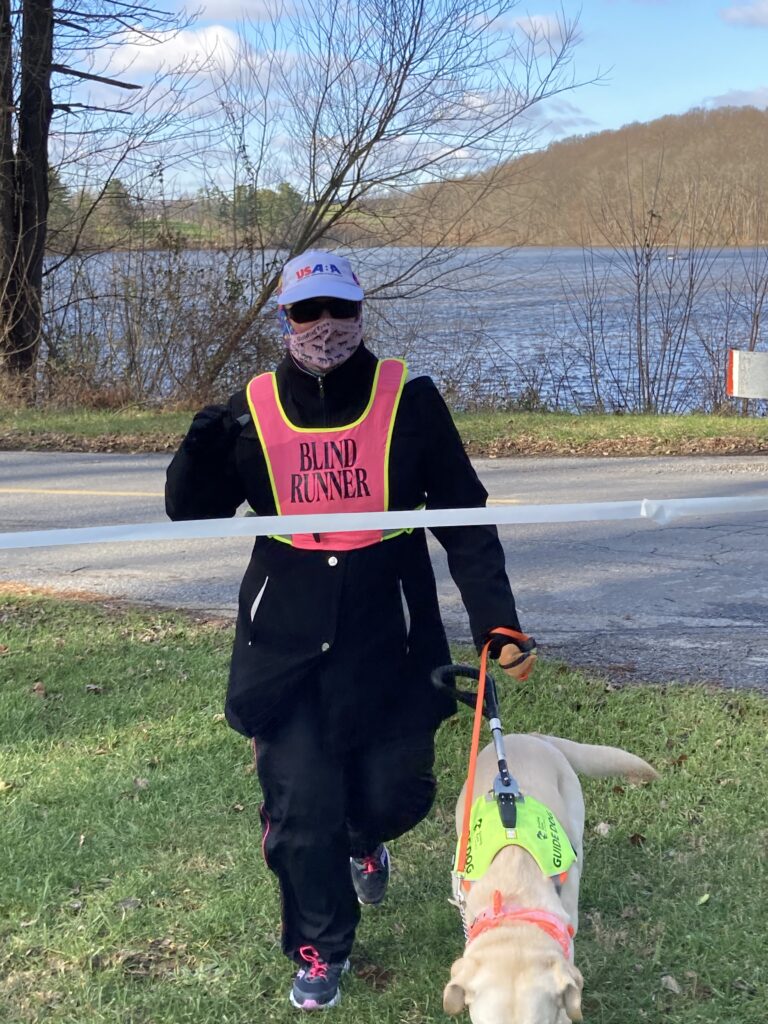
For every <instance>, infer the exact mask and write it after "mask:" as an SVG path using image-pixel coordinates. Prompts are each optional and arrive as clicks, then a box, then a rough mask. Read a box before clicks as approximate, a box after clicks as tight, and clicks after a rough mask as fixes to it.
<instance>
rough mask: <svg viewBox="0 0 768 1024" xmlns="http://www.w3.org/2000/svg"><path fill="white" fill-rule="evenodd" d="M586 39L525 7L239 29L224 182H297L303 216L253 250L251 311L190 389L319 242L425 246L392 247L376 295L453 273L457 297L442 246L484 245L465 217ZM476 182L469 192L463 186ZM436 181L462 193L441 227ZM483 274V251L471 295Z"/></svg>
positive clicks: (475, 7)
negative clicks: (281, 239)
mask: <svg viewBox="0 0 768 1024" xmlns="http://www.w3.org/2000/svg"><path fill="white" fill-rule="evenodd" d="M576 35H577V32H576V24H575V22H573V21H569V20H567V19H566V18H565V17H564V16H561V17H560V18H559V20H558V22H557V25H556V27H555V28H554V30H552V29H550V31H549V32H548V33H545V32H544V30H543V29H542V27H541V23H540V22H538V21H536V20H535V19H526V18H525V17H524V16H523V14H522V12H521V11H519V4H518V2H517V0H361V2H359V3H358V2H352V0H317V3H314V4H313V5H312V9H311V16H308V15H307V13H306V11H305V10H303V8H302V7H300V6H298V7H288V6H285V7H282V6H281V7H275V8H273V9H272V14H271V16H270V17H269V18H267V19H266V20H265V21H263V22H260V23H258V24H254V25H252V26H251V27H250V30H249V32H248V33H247V34H246V33H243V34H241V36H240V40H239V44H238V50H237V53H236V55H235V59H234V60H233V61H231V62H230V70H229V71H227V72H224V71H222V73H221V74H220V75H219V78H218V86H217V92H218V100H219V112H220V115H221V122H222V125H223V131H224V134H225V135H226V139H227V143H226V146H227V147H228V148H227V150H226V151H225V152H223V153H222V161H221V163H220V164H217V165H216V166H217V174H218V177H217V181H216V184H217V185H218V186H219V187H220V188H221V189H223V190H224V191H226V190H227V188H229V189H234V188H235V187H237V184H238V183H239V182H240V181H242V180H246V181H247V182H248V183H249V184H250V185H251V186H253V187H269V188H274V187H276V186H277V185H278V184H279V183H280V182H289V183H290V184H291V185H292V186H294V187H295V188H297V189H298V190H299V191H300V192H301V193H302V195H303V197H304V206H303V211H302V212H301V214H300V215H299V216H297V217H296V218H295V220H294V223H293V225H292V230H291V231H290V236H289V237H288V238H287V239H286V245H285V247H284V249H283V250H281V251H277V252H276V251H274V250H272V251H269V250H264V248H263V247H258V246H257V250H258V251H257V254H256V255H257V258H258V259H259V260H260V261H261V265H260V269H259V278H258V282H257V287H256V288H255V290H254V293H253V296H252V301H251V303H250V306H249V308H248V311H247V313H246V314H245V315H244V316H243V317H242V318H241V319H240V320H239V321H238V322H237V323H236V324H235V325H234V327H233V328H231V329H229V330H228V331H227V332H225V333H223V334H221V335H220V336H218V337H212V338H211V339H210V343H209V346H208V350H207V353H206V356H205V360H204V362H203V364H201V365H200V367H199V373H200V377H199V379H198V380H196V381H194V382H193V381H190V382H189V383H190V387H196V388H198V389H199V390H202V391H205V390H207V389H210V388H212V387H213V386H214V385H215V383H216V381H217V380H218V379H219V378H220V376H221V375H222V373H223V372H224V370H225V367H226V366H227V364H228V362H229V361H230V360H231V359H232V358H233V357H234V356H235V355H236V353H237V352H238V348H239V347H240V345H241V343H242V341H243V339H244V338H246V337H247V336H248V335H249V333H250V332H252V330H253V328H254V325H255V324H257V323H258V321H259V320H260V318H261V317H262V314H263V311H264V309H265V306H266V304H267V303H268V301H269V299H270V298H271V296H272V295H273V293H274V291H275V288H276V285H277V280H278V272H279V266H280V264H281V262H282V260H283V259H284V258H286V257H288V256H290V255H292V254H294V253H297V252H300V251H302V250H306V249H308V248H310V247H312V246H314V245H316V244H318V243H320V242H321V241H323V243H324V244H330V245H333V244H334V243H339V242H344V241H347V242H348V241H349V240H350V238H355V237H357V238H358V239H361V240H363V241H364V240H365V239H366V238H375V239H376V240H377V242H379V243H384V244H388V245H390V246H395V245H398V244H400V245H402V244H403V243H404V242H407V243H408V244H409V245H410V246H412V247H414V248H412V249H411V251H410V252H408V253H404V251H403V250H402V249H401V250H399V262H398V256H397V255H396V254H395V252H394V251H393V252H392V258H391V259H390V260H388V261H386V265H382V261H381V260H380V259H378V260H376V261H375V265H372V266H371V268H370V273H369V274H368V277H367V279H366V283H367V284H369V288H368V293H369V294H370V295H372V296H387V297H391V296H393V295H419V294H423V293H424V292H425V290H427V289H428V288H430V287H434V285H435V282H436V280H440V279H441V275H442V279H443V280H444V282H445V283H446V284H448V283H449V280H450V282H451V283H452V284H453V286H454V287H456V286H457V284H456V282H457V281H458V279H459V277H461V275H457V274H456V272H455V268H454V271H452V276H451V277H450V279H449V277H448V274H447V272H446V271H445V264H446V260H445V255H446V253H445V246H446V245H449V246H452V247H457V246H459V245H466V244H467V243H468V242H471V241H472V240H473V239H472V238H471V237H469V236H468V234H467V233H462V230H461V227H462V214H463V212H464V211H466V209H467V208H468V206H469V205H471V204H472V203H473V202H476V200H477V197H478V196H481V195H483V194H485V193H487V192H488V191H489V190H492V189H493V188H496V187H499V183H498V181H497V179H496V177H495V175H494V168H496V167H497V166H498V164H499V163H500V162H502V161H504V160H507V159H509V158H510V157H511V156H513V155H515V154H516V153H517V152H519V151H520V150H521V148H524V147H525V146H526V144H530V139H531V136H532V133H533V121H532V119H531V116H530V112H531V109H532V108H533V107H535V106H536V105H537V104H541V103H543V101H545V100H546V99H548V98H550V97H553V96H555V95H557V94H558V93H560V92H562V91H564V90H566V89H571V88H573V87H574V85H575V80H574V77H573V74H572V69H571V59H572V53H573V49H574V46H575V43H576ZM226 155H228V157H229V161H228V163H229V168H230V178H229V180H228V181H227V180H224V174H223V173H222V169H221V168H222V167H223V166H225V160H224V159H223V158H224V157H225V156H226ZM480 172H482V173H480ZM470 173H474V174H476V175H477V178H476V181H475V182H474V183H473V184H471V185H470V184H467V185H463V186H462V185H459V184H455V183H458V182H459V179H460V178H461V177H463V176H466V175H468V174H470ZM434 183H441V184H443V185H445V184H446V183H454V184H455V188H456V192H455V194H456V195H457V196H458V197H459V201H458V202H456V203H455V204H453V206H452V208H451V210H450V211H449V212H448V213H447V214H446V215H444V216H443V220H442V222H441V223H436V222H435V220H434V219H431V218H430V212H431V210H433V209H434V207H432V205H431V204H432V203H433V199H434V191H433V190H431V189H430V185H431V184H434ZM393 196H396V197H397V199H398V203H397V210H398V212H397V215H396V216H395V215H394V214H393V209H394V204H393V203H392V201H391V200H392V197H393ZM403 196H407V197H408V198H407V202H406V203H405V204H404V203H403V202H402V198H403ZM257 242H258V237H257ZM420 243H422V244H420ZM486 258H489V257H486ZM482 272H483V268H482V257H481V258H479V259H478V260H477V261H474V270H473V271H472V272H470V271H466V270H465V272H464V274H463V285H464V287H465V288H469V287H471V285H472V283H473V282H472V281H471V280H470V276H471V274H472V273H473V274H474V281H475V283H476V281H477V280H478V279H479V278H480V276H481V275H482Z"/></svg>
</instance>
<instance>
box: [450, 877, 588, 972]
mask: <svg viewBox="0 0 768 1024" xmlns="http://www.w3.org/2000/svg"><path fill="white" fill-rule="evenodd" d="M505 924H533V925H536V927H537V928H540V929H541V930H542V931H543V932H546V934H547V935H549V937H550V938H552V939H554V940H555V942H557V943H558V944H559V946H560V948H561V949H562V951H563V956H564V957H565V958H566V960H573V935H574V929H573V925H571V924H566V923H565V921H563V920H562V919H561V918H559V917H558V916H557V915H556V914H550V912H549V911H548V910H538V909H536V908H533V907H518V906H515V905H514V904H502V902H501V893H500V892H499V891H498V889H497V890H496V891H495V892H494V894H493V908H492V909H489V910H484V911H483V912H482V913H481V914H478V916H477V917H476V918H475V920H474V921H473V922H472V924H471V925H470V927H469V930H468V933H467V944H469V943H470V942H471V941H472V940H473V939H476V938H477V937H478V935H482V934H483V932H488V931H490V930H491V929H492V928H499V927H501V926H502V925H505Z"/></svg>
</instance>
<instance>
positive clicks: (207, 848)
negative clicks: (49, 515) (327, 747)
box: [0, 592, 768, 1024]
mask: <svg viewBox="0 0 768 1024" xmlns="http://www.w3.org/2000/svg"><path fill="white" fill-rule="evenodd" d="M230 642H231V630H230V628H229V626H228V625H221V624H214V623H207V624H206V623H200V622H195V621H193V620H192V619H190V618H187V617H183V616H181V615H178V614H152V613H148V612H146V611H144V612H138V611H133V610H130V609H121V608H118V607H114V606H110V605H109V604H103V605H93V604H88V603H85V602H77V601H63V600H54V599H52V598H48V597H40V596H34V595H27V596H17V595H15V594H14V593H13V592H11V593H6V594H5V596H0V678H1V679H2V685H0V780H2V781H1V782H0V807H1V809H2V815H3V841H2V843H1V844H0V878H2V879H3V880H4V882H3V886H2V888H1V889H0V1020H3V1021H9V1022H13V1024H27V1022H38V1021H45V1022H48V1021H50V1022H61V1024H64V1022H66V1024H106V1022H110V1024H111V1022H114V1024H117V1022H118V1021H120V1022H128V1024H186V1022H189V1024H192V1022H194V1024H252V1022H262V1021H270V1022H289V1021H295V1020H296V1019H297V1015H296V1012H295V1011H293V1010H292V1009H291V1008H290V1007H289V1006H288V1004H287V1000H286V993H287V988H288V985H289V983H290V976H291V968H290V965H289V964H288V962H287V961H286V960H285V958H284V957H283V956H282V955H281V954H280V952H279V942H278V929H279V915H278V899H277V893H276V889H275V885H274V883H273V879H272V877H271V876H270V875H269V873H268V872H267V870H266V868H265V867H264V864H263V862H262V859H261V853H260V837H259V830H258V818H257V807H258V803H259V793H258V786H257V783H256V780H255V778H254V776H253V773H252V766H251V760H250V755H249V749H248V746H247V744H246V743H245V742H244V741H243V740H242V739H240V738H239V737H238V736H236V734H234V733H232V732H231V731H230V730H229V729H228V728H227V726H226V725H225V723H224V722H223V721H222V720H221V714H220V709H221V698H222V689H223V685H224V679H225V674H226V666H227V660H228V653H229V646H230ZM456 656H457V657H458V658H461V659H462V660H464V659H466V658H467V657H468V656H469V654H468V652H466V651H459V652H456ZM503 694H504V696H503V718H504V721H505V724H506V726H507V728H508V729H510V731H511V730H513V729H514V730H519V731H526V730H532V729H536V730H541V731H545V732H548V731H549V732H556V733H559V734H561V735H565V736H570V737H572V738H575V739H580V740H586V741H593V742H602V743H612V744H617V745H622V746H625V747H627V748H629V749H632V750H634V751H636V752H638V753H640V754H642V755H643V756H645V757H647V758H648V759H649V760H650V761H652V762H653V763H654V764H655V765H656V767H657V768H658V769H659V770H660V772H661V774H662V778H661V780H660V781H659V782H658V783H655V784H653V785H652V786H647V787H632V786H628V785H618V784H614V783H612V782H610V781H599V782H598V781H590V780H586V781H585V783H584V786H585V792H586V799H587V807H588V824H587V843H586V858H585V861H586V874H585V879H584V884H583V887H582V901H581V906H582V929H581V931H580V933H579V936H578V938H577V946H576V948H577V954H576V959H577V964H578V965H579V966H580V968H581V969H582V971H583V972H584V975H585V978H586V988H585V998H584V1010H585V1019H586V1021H588V1022H592V1024H626V1022H627V1021H632V1022H636V1021H649V1022H656V1021H658V1022H661V1021H664V1022H666V1024H697V1022H705V1021H706V1022H712V1024H715V1022H717V1024H737V1022H738V1024H758V1022H762V1021H764V1020H765V1006H766V995H767V994H768V993H767V992H766V966H765V956H764V953H762V952H761V951H760V949H761V946H762V940H760V938H759V936H760V934H763V932H764V922H765V920H766V916H767V911H768V907H767V906H766V903H767V901H768V896H767V895H766V893H767V892H768V887H767V886H766V877H765V868H764V861H762V860H761V855H762V854H763V853H764V848H765V841H766V837H767V833H766V820H767V817H766V811H768V798H767V797H766V790H765V784H764V764H765V752H766V749H765V748H766V725H768V716H767V715H766V703H765V700H764V698H761V697H759V696H756V695H754V694H752V695H749V694H737V693H734V692H730V691H728V692H725V691H723V692H716V691H708V690H704V689H697V688H691V687H668V688H661V687H655V686H648V687H637V688H627V689H621V690H618V691H616V690H613V689H612V688H610V687H608V686H606V684H604V683H603V682H601V681H599V680H594V679H589V678H586V677H584V676H582V675H578V674H574V673H571V672H570V671H569V670H568V669H567V668H565V667H564V666H561V665H558V664H551V663H550V664H547V663H544V664H543V665H541V666H540V670H539V671H537V676H536V678H535V680H534V681H532V682H531V683H529V684H527V685H526V686H525V687H523V688H520V689H517V690H513V689H512V688H511V687H505V688H504V691H503ZM469 731H470V723H469V717H468V715H467V714H461V715H459V716H457V717H456V718H454V719H452V720H451V721H450V722H449V723H447V724H446V725H444V726H443V728H442V730H441V732H440V734H439V745H438V762H439V763H438V777H439V779H440V794H439V798H438V803H437V805H436V807H435V809H434V810H433V812H432V814H431V815H430V816H429V818H428V819H427V820H426V821H425V822H423V823H422V824H421V825H420V826H419V827H417V828H416V829H415V830H414V831H413V832H412V833H410V835H408V836H407V837H404V838H403V839H400V840H398V841H397V842H395V843H394V844H393V855H394V862H395V870H394V876H393V884H392V890H391V894H390V899H389V900H388V902H387V904H386V905H385V907H383V908H382V909H381V910H378V911H372V912H370V913H366V914H365V915H364V918H363V921H362V924H361V927H360V930H359V933H358V946H357V949H356V954H355V962H354V973H353V975H352V977H351V978H349V979H348V981H347V982H346V984H345V994H344V1000H343V1002H342V1005H341V1006H340V1007H339V1008H338V1010H336V1011H334V1012H333V1020H334V1022H338V1024H368V1022H370V1024H374V1022H375V1024H431V1022H438V1021H445V1020H446V1018H445V1017H444V1015H443V1012H442V1008H441V992H442V987H443V985H444V984H445V982H446V980H447V977H448V971H449V966H450V964H451V962H452V960H453V959H454V958H455V957H456V956H458V955H459V953H460V950H461V945H462V943H461V937H460V929H459V923H458V919H457V916H456V914H455V911H454V909H453V908H452V907H451V906H449V904H448V902H447V896H448V894H449V870H450V859H451V852H452V848H453V844H454V838H453V832H452V805H453V801H454V800H455V797H456V794H457V792H458V789H459V786H460V783H461V780H462V775H463V771H464V762H465V757H466V751H467V746H468V742H469ZM598 824H604V825H607V826H609V828H608V830H607V834H606V835H601V834H599V832H596V831H595V829H596V826H597V825H598ZM600 831H602V832H605V831H606V830H605V828H602V829H601V830H600ZM669 979H673V980H669ZM673 990H675V991H673Z"/></svg>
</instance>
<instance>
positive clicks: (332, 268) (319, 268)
mask: <svg viewBox="0 0 768 1024" xmlns="http://www.w3.org/2000/svg"><path fill="white" fill-rule="evenodd" d="M310 274H338V275H339V277H341V276H342V273H341V271H340V270H339V268H338V267H337V266H336V264H335V263H316V264H315V265H314V267H301V268H300V269H299V270H297V271H296V277H297V278H298V279H299V281H301V279H302V278H303V277H309V275H310ZM352 277H354V279H355V281H357V275H356V274H355V273H354V271H353V273H352Z"/></svg>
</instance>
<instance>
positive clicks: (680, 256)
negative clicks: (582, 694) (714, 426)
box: [49, 248, 768, 411]
mask: <svg viewBox="0 0 768 1024" xmlns="http://www.w3.org/2000/svg"><path fill="white" fill-rule="evenodd" d="M264 257H265V258H266V259H267V260H269V259H270V258H273V257H274V254H272V253H267V254H264ZM261 258H262V257H261V254H259V256H258V260H260V259H261ZM353 260H354V263H355V266H356V268H357V269H358V273H359V276H360V278H361V280H362V283H363V285H364V287H365V288H366V295H367V299H368V301H367V303H366V314H365V315H366V337H367V339H368V340H369V342H370V343H371V345H372V347H373V348H374V349H375V351H377V352H378V353H379V354H381V355H399V356H405V357H406V358H407V359H408V361H409V365H410V366H411V368H412V369H413V370H414V371H415V372H426V373H430V374H431V375H432V376H434V377H435V378H436V380H437V381H438V383H439V384H440V385H441V387H443V388H444V389H446V390H448V391H449V392H451V394H452V397H453V398H454V400H456V401H458V402H462V401H463V402H465V403H466V404H471V403H473V402H475V401H482V400H488V399H492V400H494V401H495V402H497V403H502V404H508V405H512V404H515V403H518V404H521V405H528V406H531V407H535V406H536V405H537V404H546V405H548V406H549V407H555V408H593V407H603V408H614V409H627V410H631V409H637V408H641V407H643V405H644V404H645V405H647V404H648V403H649V402H652V403H653V404H655V405H656V406H657V407H658V408H659V409H660V410H663V411H685V410H687V409H694V408H703V409H706V408H708V407H713V406H714V405H716V404H718V402H721V401H722V400H723V399H724V382H725V359H726V355H727V350H728V348H729V347H735V348H746V347H747V346H748V343H749V338H750V332H751V330H753V328H754V321H755V313H756V311H757V310H758V309H759V303H760V299H759V296H760V288H761V287H765V284H766V281H768V254H766V252H765V251H759V250H727V251H720V252H713V251H701V250H699V251H695V252H687V251H678V252H674V251H671V250H658V251H655V252H653V253H646V254H639V255H638V256H637V258H635V256H633V254H631V253H628V252H614V251H611V250H597V251H585V250H582V249H562V248H561V249H542V248H528V249H518V250H513V251H506V250H499V249H483V248H479V249H464V250H458V251H453V252H450V253H449V252H446V251H436V252H432V253H429V254H426V255H425V254H424V253H422V252H420V251H419V250H415V249H387V250H382V249H379V250H358V251H357V252H355V253H354V254H353ZM260 269H261V264H260V263H258V262H257V263H256V264H254V262H253V260H250V261H249V259H247V258H246V257H245V256H244V255H240V256H237V257H229V258H228V257H227V255H226V254H222V253H212V252H186V253H182V254H180V255H176V256H173V255H170V254H168V253H132V254H126V253H115V254H102V255H99V256H98V257H95V258H91V259H90V260H88V261H86V262H85V263H83V264H82V265H81V267H80V269H79V272H78V276H77V277H76V278H75V275H74V273H73V270H74V265H73V264H69V265H67V267H65V268H62V270H60V271H58V272H57V274H56V275H55V277H54V280H53V282H51V281H50V279H49V285H50V284H51V283H52V284H53V288H52V289H51V290H50V291H49V308H50V309H51V311H52V315H51V317H50V321H51V323H52V325H53V326H52V331H51V337H52V339H54V344H56V339H57V338H58V339H65V342H66V345H68V346H70V348H71V350H72V353H73V355H72V358H73V359H74V361H75V362H76V361H77V359H78V358H79V359H81V361H82V359H83V358H84V357H83V355H82V346H83V345H84V344H85V341H88V342H89V344H90V346H91V348H90V350H89V351H90V352H91V356H90V358H91V360H92V361H93V360H94V354H93V353H94V346H96V350H97V356H98V358H96V360H95V361H96V362H101V363H102V364H103V372H104V373H105V374H111V375H112V376H113V377H114V376H119V375H120V374H121V373H127V372H128V371H129V370H130V371H131V372H132V373H134V375H135V376H136V378H137V379H139V378H140V377H141V374H142V372H143V371H146V372H144V377H143V378H142V379H147V380H149V379H150V374H149V370H150V369H152V368H153V367H157V366H158V365H159V363H161V362H166V363H167V364H168V371H167V372H165V375H164V376H162V377H161V378H157V377H156V378H155V379H154V383H153V385H152V387H153V390H154V391H155V392H157V390H158V389H159V390H161V391H162V390H164V389H165V390H167V391H168V393H169V394H170V393H172V389H173V386H174V381H175V380H178V379H181V378H182V377H183V375H184V371H185V369H186V368H185V367H184V366H183V365H182V364H183V363H184V360H185V359H188V358H191V356H190V355H189V350H190V348H191V340H192V339H193V335H196V337H195V339H194V340H195V344H196V345H197V346H198V348H199V349H200V351H198V352H197V353H196V354H195V356H194V358H200V356H201V354H203V355H204V354H205V351H206V350H205V344H206V343H207V339H206V338H205V335H206V333H207V332H209V333H210V345H211V346H214V345H215V344H216V338H217V337H218V335H219V334H220V333H221V332H223V331H224V330H225V329H226V322H225V321H226V316H227V315H230V314H228V310H227V303H228V302H232V303H234V304H235V306H237V304H238V303H239V306H237V309H235V306H233V310H235V312H237V310H239V311H240V312H242V311H243V310H244V309H245V308H247V305H248V302H249V299H250V296H251V294H253V293H255V291H256V289H257V288H258V280H259V271H260ZM393 279H394V280H395V284H394V285H393V284H392V283H391V282H392V280H393ZM73 281H76V285H75V286H74V287H73ZM388 282H389V283H388ZM73 296H74V297H75V298H76V300H77V301H75V302H74V303H72V302H69V303H68V302H65V301H64V298H69V299H70V300H71V298H72V297H73ZM272 317H273V309H272V308H271V307H270V308H268V310H267V324H268V325H269V326H268V330H270V331H271V330H273V327H272V324H273V323H274V321H273V319H272ZM220 318H221V319H222V323H224V326H221V324H220V322H219V320H220ZM757 319H758V320H759V317H758V318H757ZM185 332H186V334H185ZM755 333H756V336H757V337H758V339H759V340H758V347H759V348H762V347H765V337H764V331H763V329H762V324H759V323H758V327H757V330H756V331H755ZM201 335H202V336H203V337H202V338H201ZM185 338H186V343H185ZM62 344H63V343H62V342H61V340H59V348H61V347H62ZM78 346H80V348H78ZM68 351H69V350H68ZM169 351H170V352H171V355H170V356H168V354H167V353H168V352H169ZM78 352H80V355H79V356H78V355H77V353H78ZM248 358H249V355H248V352H247V351H246V352H245V361H246V363H247V360H248ZM177 364H178V365H177ZM158 381H159V383H158Z"/></svg>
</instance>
